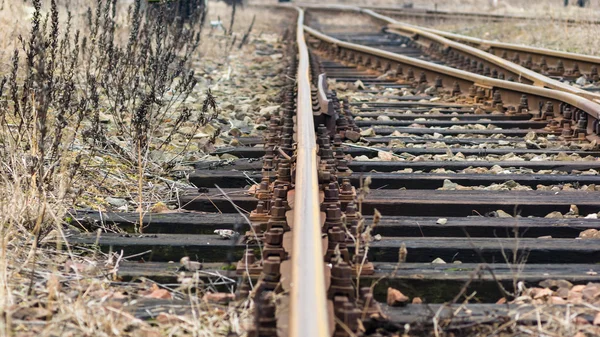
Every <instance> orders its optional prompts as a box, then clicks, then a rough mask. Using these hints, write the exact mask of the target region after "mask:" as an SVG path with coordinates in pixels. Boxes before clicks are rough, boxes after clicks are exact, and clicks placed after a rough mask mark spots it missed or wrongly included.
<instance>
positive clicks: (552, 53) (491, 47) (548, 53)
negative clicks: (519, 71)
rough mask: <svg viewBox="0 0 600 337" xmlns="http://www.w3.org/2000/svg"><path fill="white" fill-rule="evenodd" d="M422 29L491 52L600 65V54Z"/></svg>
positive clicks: (583, 67) (583, 65)
mask: <svg viewBox="0 0 600 337" xmlns="http://www.w3.org/2000/svg"><path fill="white" fill-rule="evenodd" d="M420 29H422V30H424V31H427V32H430V33H433V34H436V35H439V36H442V37H445V38H447V39H450V40H453V41H456V42H460V43H465V44H469V45H471V46H474V47H477V48H479V49H481V50H484V51H487V52H490V53H494V54H496V55H497V54H501V53H502V52H504V51H506V52H508V53H513V54H514V53H518V54H520V55H521V58H524V57H523V55H532V56H533V57H537V58H541V57H542V56H543V57H545V58H546V59H547V61H548V62H549V63H555V62H557V61H558V60H561V61H563V62H564V63H565V66H566V67H572V66H573V65H574V64H577V65H578V66H579V67H580V68H581V70H583V71H586V72H589V71H590V68H591V67H592V66H600V57H598V56H592V55H584V54H576V53H569V52H564V51H559V50H552V49H547V48H538V47H530V46H523V45H518V44H513V43H506V42H497V41H490V40H484V39H480V38H476V37H472V36H465V35H460V34H455V33H450V32H445V31H441V30H437V29H433V28H425V27H420Z"/></svg>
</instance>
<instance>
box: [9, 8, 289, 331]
mask: <svg viewBox="0 0 600 337" xmlns="http://www.w3.org/2000/svg"><path fill="white" fill-rule="evenodd" d="M50 3H51V0H44V1H42V11H41V18H42V25H43V21H44V17H45V16H46V14H51V12H50V10H49V5H50ZM57 3H58V14H59V21H58V26H59V27H60V28H59V31H60V34H62V33H64V28H65V21H66V20H65V18H66V13H67V7H66V6H67V5H68V9H69V10H70V12H71V13H72V14H73V26H72V28H71V33H74V32H75V31H76V30H81V32H82V34H84V33H87V32H88V30H89V29H90V27H89V26H88V25H87V24H86V10H87V6H88V5H89V4H90V2H89V1H83V0H81V1H79V0H77V1H66V0H59V1H57ZM130 3H131V1H129V0H123V1H121V0H119V1H118V2H117V10H116V15H117V20H116V23H117V26H116V27H117V30H116V35H115V42H116V43H126V42H127V38H128V36H129V32H130V31H131V25H130V24H129V22H128V20H127V18H126V16H127V7H128V6H129V5H130ZM212 5H214V8H212V7H211V9H210V11H209V14H208V17H207V19H206V21H207V22H208V21H215V20H218V19H219V18H220V19H221V20H222V21H223V22H224V24H223V26H224V27H229V22H228V20H230V17H229V16H230V13H231V8H230V7H226V6H225V5H224V4H222V3H218V4H216V3H211V6H212ZM0 8H1V9H0V27H1V28H2V29H1V30H0V31H1V32H2V33H0V61H2V63H0V83H2V85H4V84H5V83H3V82H2V79H3V77H6V78H7V79H9V81H8V84H7V86H5V87H4V91H3V92H1V93H0V111H2V112H3V114H2V116H3V118H0V119H1V120H2V121H1V122H0V125H1V126H0V162H1V164H0V213H1V214H0V336H33V335H42V336H47V335H54V336H117V335H118V336H162V335H170V336H227V335H228V334H229V333H236V334H243V333H244V331H245V330H246V325H247V324H248V321H249V320H252V317H251V314H252V303H251V302H245V303H237V304H236V305H232V306H220V305H215V304H211V303H209V302H207V301H205V300H203V299H202V298H203V297H202V295H203V294H204V292H205V291H214V289H211V288H207V287H205V286H204V285H203V284H201V282H200V281H199V278H198V274H195V275H192V276H189V277H186V278H182V279H181V280H180V281H181V283H180V286H179V287H176V288H165V287H163V286H161V285H157V284H154V283H152V282H150V281H145V282H136V283H120V282H115V281H118V280H117V279H116V278H115V277H116V272H117V271H118V269H119V266H120V262H121V261H122V260H123V255H122V254H123V253H122V252H115V253H111V254H103V253H101V252H100V251H99V250H98V249H97V247H89V248H88V249H82V248H77V249H75V248H74V247H69V245H68V244H67V240H66V238H67V237H68V236H69V235H71V233H73V231H74V230H75V229H76V230H81V228H75V229H74V228H72V227H69V226H68V225H67V224H66V223H65V222H64V219H65V217H66V216H67V215H68V209H71V208H73V207H81V206H84V207H85V206H87V207H91V208H95V209H104V208H105V207H107V206H106V205H107V203H106V200H105V199H106V197H108V196H120V197H124V198H126V199H127V200H129V201H130V203H133V204H134V203H135V202H136V201H137V200H138V199H137V196H138V195H139V193H138V191H139V189H138V188H137V184H138V182H139V177H140V176H142V192H143V198H142V199H143V201H142V203H138V205H136V206H137V207H138V208H140V209H141V210H143V211H146V210H148V209H149V208H150V206H152V204H153V203H154V202H156V201H160V200H165V198H167V199H168V198H169V197H170V196H171V195H172V194H176V193H177V189H179V188H181V186H188V184H187V183H186V182H185V180H182V181H177V180H178V178H176V177H173V176H171V175H170V173H171V169H172V168H173V166H172V165H169V166H170V167H166V166H165V165H164V164H165V163H168V161H169V160H170V159H171V158H173V157H176V156H180V158H179V159H178V160H177V161H176V164H177V165H180V164H182V163H183V162H184V161H194V160H197V159H198V158H201V157H202V156H204V155H205V153H203V152H201V149H199V147H200V146H199V145H198V143H199V142H198V141H189V140H188V141H185V139H190V140H191V137H192V136H193V135H194V133H192V134H186V135H183V136H177V137H175V136H174V137H173V139H172V140H171V141H167V146H166V149H165V152H164V155H162V156H156V157H154V156H152V158H150V156H149V155H147V156H144V158H145V159H144V161H145V164H144V167H143V171H142V172H143V173H142V175H139V174H138V172H137V169H136V168H135V167H132V165H131V158H127V154H126V153H123V152H119V151H115V147H111V146H105V144H103V145H99V144H98V143H97V142H96V140H97V139H96V138H95V136H94V133H92V134H91V135H92V136H90V134H89V133H88V134H84V132H85V131H86V130H88V129H89V128H90V127H91V126H94V125H95V126H98V124H97V123H94V122H93V121H92V119H93V118H91V119H89V120H88V119H87V117H86V118H84V120H83V121H82V122H80V123H79V122H73V121H71V120H69V121H67V125H66V126H65V127H63V128H62V129H64V130H66V132H65V133H67V136H65V137H64V138H63V139H62V140H60V141H59V145H58V147H57V149H59V150H58V151H59V153H60V156H58V157H59V158H58V159H57V158H54V159H53V160H47V159H46V156H44V153H46V154H48V153H47V152H44V151H49V149H52V148H53V147H52V146H48V147H46V145H49V144H50V143H51V142H47V143H44V144H43V145H42V142H41V141H40V139H41V138H39V137H38V136H39V135H45V136H50V137H55V135H57V134H58V133H57V131H58V130H60V129H61V127H57V126H56V125H59V126H60V125H61V124H56V125H55V124H53V123H54V122H55V121H60V120H59V119H58V118H57V116H58V114H57V111H58V109H55V108H54V109H49V110H48V113H47V114H45V115H44V116H42V115H41V114H40V112H39V111H40V110H42V109H40V106H42V104H39V105H38V104H37V102H36V101H35V100H36V99H38V98H39V95H38V96H31V97H32V98H31V100H32V101H33V102H36V103H34V104H33V106H34V107H35V108H31V109H29V110H31V111H32V112H33V114H32V116H33V117H32V119H31V120H32V121H35V122H28V124H27V128H28V129H27V130H28V132H30V133H29V134H32V135H36V137H32V138H29V137H27V135H28V134H25V136H23V137H14V136H15V135H16V134H17V133H16V132H15V130H16V127H17V126H16V125H15V124H14V123H13V122H14V121H18V116H19V113H16V114H6V113H5V111H9V112H11V113H12V112H14V111H13V110H12V109H13V106H14V104H15V103H14V100H13V98H12V92H11V88H18V89H17V91H18V92H19V95H21V93H20V91H21V90H23V89H22V88H23V85H22V84H21V83H23V82H22V81H23V80H24V79H26V78H27V76H28V75H27V74H26V72H25V69H26V68H25V67H23V64H24V63H25V62H24V61H23V60H21V61H19V64H20V65H21V67H20V68H19V70H18V74H17V76H16V79H15V80H16V82H18V83H19V84H17V85H14V86H12V87H9V86H8V85H11V83H10V79H11V71H12V69H13V62H12V61H11V58H12V57H13V55H14V54H13V51H14V49H15V48H21V43H20V41H19V36H23V40H24V42H25V44H27V42H28V38H29V36H30V29H31V25H32V23H31V18H32V13H33V11H32V7H31V4H30V2H22V1H14V2H9V1H1V0H0ZM261 14H264V12H263V11H260V10H242V9H241V8H238V9H237V14H236V20H235V24H234V25H233V34H228V35H225V34H224V32H222V31H221V30H218V29H214V30H212V31H210V29H205V30H204V31H203V32H202V38H201V41H202V43H201V45H200V46H199V48H198V49H197V52H195V53H194V54H193V55H191V59H190V61H191V62H192V64H193V66H194V70H195V71H196V72H197V76H198V77H201V78H202V80H200V83H199V84H198V86H199V88H198V89H197V91H196V92H194V95H193V96H194V97H192V98H193V99H190V100H189V102H188V101H186V102H185V104H188V106H191V107H192V108H193V109H194V111H200V110H202V109H203V106H204V105H206V104H208V105H210V104H211V103H210V102H208V103H206V104H205V102H206V100H204V96H205V92H206V89H208V88H209V87H211V86H214V85H215V84H219V85H220V87H221V88H223V87H226V86H227V85H228V82H232V81H237V82H240V80H239V78H238V77H239V76H242V74H237V73H234V74H231V75H227V76H223V75H224V74H227V73H228V69H229V72H232V69H233V70H234V71H235V70H236V69H238V68H239V64H238V63H243V62H237V63H234V64H232V60H236V59H244V57H248V56H249V55H250V56H252V55H253V54H254V51H255V48H256V47H255V39H257V37H258V36H259V35H260V34H262V33H265V32H268V33H271V34H272V33H273V31H274V30H275V31H276V29H275V28H274V27H278V26H277V25H283V23H284V22H286V18H284V17H282V16H277V15H273V16H271V18H272V20H271V21H270V22H269V21H267V20H263V19H261V17H260V15H261ZM276 14H279V13H276ZM255 16H256V17H257V21H256V23H255V24H254V27H253V29H252V32H251V34H250V36H249V38H248V39H247V40H246V42H245V44H244V45H243V46H242V47H241V48H240V47H239V46H240V42H241V40H242V37H243V36H244V35H245V34H246V33H247V32H248V29H249V26H250V23H251V22H252V18H253V17H255ZM51 25H52V20H49V23H48V26H47V27H51ZM206 26H207V27H210V25H208V24H207V25H206ZM49 29H50V28H48V30H49ZM61 36H62V35H61ZM267 39H271V40H273V44H275V43H278V42H277V39H276V37H273V36H272V35H270V36H268V37H264V39H262V40H261V41H263V42H261V43H264V41H265V40H267ZM236 40H237V41H236ZM90 41H91V40H90ZM234 41H235V43H234ZM90 44H91V42H90ZM20 55H21V56H24V55H25V53H24V52H21V53H20ZM267 59H268V60H271V59H270V58H267ZM268 60H267V61H268ZM267 61H265V62H267ZM271 62H273V63H274V62H277V63H281V62H280V61H274V59H273V60H272V61H271ZM85 66H86V64H82V66H81V68H79V67H75V68H73V70H74V72H75V76H76V77H77V79H80V80H81V82H79V83H84V84H85V83H86V82H85V81H84V79H85V78H86V75H87V74H86V72H85ZM278 66H281V65H280V64H278ZM271 69H273V70H276V69H278V67H273V68H271ZM57 73H59V74H60V75H64V72H63V73H60V72H57ZM261 75H262V73H261V72H260V71H257V72H256V74H255V75H253V76H256V77H257V78H258V77H259V76H261ZM212 76H215V77H216V78H219V80H218V81H215V82H212V79H210V78H211V77H212ZM33 78H34V81H38V79H37V78H35V77H33ZM249 78H252V76H249ZM257 82H258V81H257ZM35 83H37V82H35ZM256 85H257V87H260V83H257V84H256ZM7 88H8V89H7ZM87 89H88V87H86V86H81V87H80V86H78V87H77V90H80V91H77V95H79V94H81V96H80V97H85V96H86V95H87V96H89V95H90V92H86V90H87ZM221 90H222V89H221ZM215 92H216V93H217V95H218V94H219V93H221V91H220V90H219V89H217V90H215ZM247 93H248V92H245V93H244V94H247ZM57 94H59V92H58V91H57ZM60 94H62V92H60ZM228 94H229V95H235V93H233V92H232V91H231V90H230V91H228ZM264 96H267V95H264ZM78 97H79V96H78ZM227 98H231V97H227ZM216 99H217V101H218V100H219V97H217V98H216ZM108 101H110V97H100V98H99V99H98V105H97V106H94V107H93V108H91V109H89V113H90V115H89V116H94V115H95V116H97V117H99V118H102V119H103V120H104V122H103V123H104V124H103V126H102V127H103V128H104V129H103V131H104V133H103V134H104V135H105V136H107V137H108V138H109V139H110V137H115V138H113V139H114V140H115V143H114V144H116V145H118V146H117V147H119V146H121V145H122V146H121V147H122V148H123V149H126V148H127V146H128V144H127V141H130V140H131V139H130V138H127V137H124V135H123V133H119V132H120V131H119V130H116V129H115V127H114V126H112V127H111V126H107V125H114V124H113V123H112V122H107V120H114V115H112V114H111V113H110V112H109V109H108V105H105V103H106V102H108ZM196 101H197V102H196ZM264 101H266V99H265V100H264ZM261 102H263V100H261ZM41 103H43V101H41ZM179 103H180V102H179ZM179 103H178V104H174V105H173V106H170V105H169V107H171V108H169V109H166V110H165V116H166V118H167V120H170V121H167V122H166V124H167V126H168V127H170V128H172V129H173V130H176V127H188V128H189V130H192V132H195V130H196V129H195V128H197V127H198V126H201V123H200V121H199V119H191V120H187V121H185V122H184V123H183V124H182V125H180V126H177V125H174V124H176V123H175V122H174V120H176V118H177V116H178V115H179V114H180V113H181V108H178V107H181V106H182V104H183V103H181V104H179ZM29 110H27V111H29ZM24 111H25V109H24ZM75 111H77V110H75ZM136 111H138V110H136ZM86 114H87V113H86ZM86 116H87V115H86ZM4 117H7V118H6V119H4ZM42 117H43V118H42ZM44 118H45V119H44ZM38 122H39V123H38ZM155 124H157V125H162V123H155ZM217 127H218V126H217ZM160 131H161V130H157V131H156V132H157V133H158V132H160ZM201 131H206V130H204V129H203V130H201ZM213 131H214V130H213ZM152 136H154V135H152ZM157 137H161V135H158V136H157ZM162 137H163V138H160V139H165V138H164V135H162ZM186 137H187V138H186ZM167 139H168V138H167ZM205 145H206V144H205ZM41 150H43V151H42V152H40V151H41ZM153 155H154V154H153ZM40 158H42V159H41V160H39V159H40ZM148 158H149V159H148ZM49 171H51V172H55V174H52V175H51V176H50V177H48V178H43V179H42V178H41V177H40V175H39V174H38V172H49ZM214 277H219V276H218V275H214ZM159 298H160V299H175V300H178V302H177V303H176V305H173V306H170V307H169V308H166V309H164V311H163V312H162V313H161V314H159V315H158V316H156V317H154V319H153V320H151V321H142V320H139V319H136V318H134V317H133V316H132V313H133V312H134V310H136V308H139V307H140V303H144V302H145V301H151V300H156V299H159ZM136 302H137V303H138V304H136ZM177 307H178V308H179V309H180V310H178V311H174V309H177Z"/></svg>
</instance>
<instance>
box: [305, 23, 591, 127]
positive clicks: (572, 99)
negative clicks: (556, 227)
mask: <svg viewBox="0 0 600 337" xmlns="http://www.w3.org/2000/svg"><path fill="white" fill-rule="evenodd" d="M304 30H305V31H306V33H308V34H309V35H311V36H312V37H314V38H316V39H318V40H320V41H323V42H326V43H328V44H330V48H331V49H335V50H336V52H337V53H338V54H339V53H340V51H341V49H346V50H349V51H353V52H357V53H359V54H360V53H362V54H364V55H370V56H373V57H379V58H381V59H384V60H385V61H386V62H395V63H399V64H402V65H405V66H409V67H412V68H413V69H414V70H415V71H423V72H425V73H428V75H429V76H432V75H435V76H440V77H442V78H443V79H444V78H445V79H447V81H445V82H444V84H445V86H446V87H448V86H449V83H448V82H450V81H448V80H452V81H457V82H459V84H461V88H463V90H464V88H465V86H464V85H465V84H466V85H475V86H479V87H483V88H489V89H494V90H499V91H500V92H501V93H502V97H503V98H510V99H512V101H513V102H518V97H520V95H521V94H528V95H531V96H534V97H538V98H541V99H544V100H548V101H554V103H556V104H558V103H563V102H564V103H567V104H570V105H572V106H574V107H576V108H578V109H580V110H582V111H584V112H586V113H587V114H588V115H589V116H590V117H591V118H593V119H594V120H596V121H597V120H598V119H599V118H600V104H598V103H596V102H594V101H591V100H588V99H586V98H583V97H581V96H577V95H574V94H571V93H567V92H564V91H557V90H552V89H546V88H541V87H535V86H531V85H526V84H521V83H516V82H510V81H503V80H498V79H494V78H491V77H486V76H482V75H477V74H473V73H470V72H466V71H463V70H459V69H455V68H451V67H448V66H443V65H439V64H435V63H431V62H427V61H422V60H419V59H416V58H412V57H408V56H404V55H399V54H395V53H392V52H388V51H385V50H381V49H376V48H372V47H367V46H363V45H358V44H354V43H349V42H344V41H341V40H338V39H336V38H333V37H331V36H328V35H325V34H323V33H321V32H318V31H317V30H315V29H312V28H310V27H306V26H305V27H304ZM429 78H433V77H429ZM450 83H452V82H450ZM529 100H530V101H532V97H529ZM532 106H533V104H532ZM595 124H597V122H594V121H593V120H592V121H590V122H589V123H588V131H592V130H591V128H592V125H595Z"/></svg>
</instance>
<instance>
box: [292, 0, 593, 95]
mask: <svg viewBox="0 0 600 337" xmlns="http://www.w3.org/2000/svg"><path fill="white" fill-rule="evenodd" d="M303 7H305V8H307V9H315V10H332V11H333V10H335V11H345V12H356V13H363V14H366V15H369V16H371V17H372V18H375V19H377V20H380V21H382V22H384V23H386V24H388V25H389V26H390V27H391V28H392V29H391V30H390V32H392V33H395V34H399V35H403V36H408V37H411V38H412V39H414V40H415V41H417V43H420V44H422V45H425V46H428V45H430V44H431V43H437V44H439V45H441V46H443V47H444V48H452V49H454V50H457V51H460V52H462V53H464V54H466V55H468V56H470V57H474V58H477V59H480V60H483V61H484V62H486V63H488V64H491V65H494V66H496V67H499V68H500V69H503V70H505V71H507V72H509V73H512V74H514V75H515V76H517V77H521V78H523V79H525V80H526V82H530V83H531V84H533V85H535V86H539V87H546V88H551V89H556V90H561V91H564V92H567V93H573V94H576V95H578V96H581V97H585V98H588V99H590V100H595V101H597V102H600V94H596V93H593V92H589V91H586V90H583V89H580V88H577V87H574V86H571V85H569V84H566V83H563V82H560V81H557V80H555V79H552V78H550V77H548V76H545V75H542V74H540V73H537V72H535V71H532V70H529V69H527V68H525V67H523V66H521V65H519V64H516V63H513V62H510V61H508V60H506V59H503V58H502V57H499V56H497V55H495V54H493V53H488V52H486V51H483V50H480V49H478V48H475V47H472V46H470V45H466V44H463V43H459V42H456V41H454V40H452V39H449V38H446V37H443V36H440V35H438V34H437V33H434V32H432V31H431V30H430V29H424V28H422V27H418V26H414V25H410V24H404V23H401V22H399V21H397V20H394V19H392V18H390V17H387V16H385V15H382V14H379V13H376V12H374V11H372V10H369V9H363V8H359V7H356V6H345V5H304V6H303ZM526 49H527V47H524V48H521V50H526ZM532 49H535V48H532ZM515 50H516V49H515ZM537 52H538V55H540V54H539V52H540V51H539V50H538V51H537ZM531 53H534V51H533V50H532V51H531ZM553 55H557V54H555V53H550V54H547V57H552V58H553V59H552V60H554V59H556V60H558V57H557V56H553ZM575 55H576V54H575ZM540 57H541V56H540ZM573 57H574V56H571V58H573ZM560 59H562V58H560ZM579 59H580V60H582V61H583V60H585V59H587V60H588V61H586V63H585V68H586V70H587V69H589V68H591V66H592V63H590V61H591V60H593V59H595V58H594V57H591V56H590V57H588V56H585V55H580V58H579ZM598 59H600V58H598ZM571 63H574V62H571Z"/></svg>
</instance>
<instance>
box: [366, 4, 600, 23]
mask: <svg viewBox="0 0 600 337" xmlns="http://www.w3.org/2000/svg"><path fill="white" fill-rule="evenodd" d="M361 7H362V8H366V9H372V10H375V11H379V12H389V13H391V14H394V15H399V16H406V17H432V18H434V19H438V18H443V19H453V20H456V19H472V20H482V21H494V22H505V21H518V22H522V21H534V22H535V21H544V20H550V21H553V22H560V23H566V24H588V25H597V24H600V20H595V19H567V18H560V17H549V18H540V17H535V16H525V15H517V14H512V15H511V14H491V13H482V12H455V11H444V10H431V9H425V8H400V7H393V6H375V5H367V6H361Z"/></svg>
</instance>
